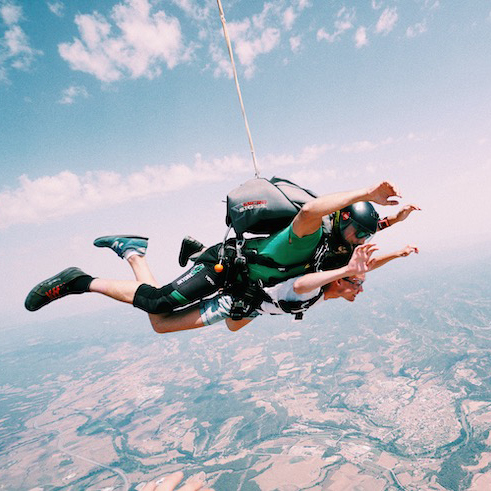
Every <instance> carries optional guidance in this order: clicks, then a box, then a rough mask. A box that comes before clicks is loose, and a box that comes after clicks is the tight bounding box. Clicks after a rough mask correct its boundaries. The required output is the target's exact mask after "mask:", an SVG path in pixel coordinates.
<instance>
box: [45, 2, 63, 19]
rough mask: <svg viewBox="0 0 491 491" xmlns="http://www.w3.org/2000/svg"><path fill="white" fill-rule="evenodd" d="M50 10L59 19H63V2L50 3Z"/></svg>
mask: <svg viewBox="0 0 491 491" xmlns="http://www.w3.org/2000/svg"><path fill="white" fill-rule="evenodd" d="M48 8H49V10H50V11H51V12H52V13H53V14H55V15H56V16H57V17H63V14H64V12H65V4H64V3H63V2H58V1H57V2H48Z"/></svg>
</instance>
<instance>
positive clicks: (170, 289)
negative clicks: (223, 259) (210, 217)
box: [133, 244, 224, 314]
mask: <svg viewBox="0 0 491 491" xmlns="http://www.w3.org/2000/svg"><path fill="white" fill-rule="evenodd" d="M219 247H220V244H217V245H216V246H213V247H210V248H209V249H207V251H206V252H205V253H204V254H203V255H202V256H200V258H199V260H200V262H198V263H196V264H195V265H194V266H193V267H192V268H191V269H189V270H188V271H186V272H185V273H184V274H182V275H181V276H179V278H177V279H175V280H174V281H173V282H172V283H169V284H168V285H165V286H163V287H161V288H156V287H155V286H151V285H147V284H143V285H140V286H139V287H138V289H137V290H136V293H135V297H134V298H133V305H134V306H135V307H137V308H139V309H142V310H144V311H145V312H148V313H149V314H164V313H169V312H172V311H174V310H176V309H178V308H179V307H183V306H185V305H189V304H192V303H194V302H196V301H198V300H201V299H202V298H204V297H207V296H208V295H212V294H213V293H215V292H217V291H218V290H219V289H220V288H221V287H222V286H223V281H224V274H223V273H217V272H216V271H215V268H214V267H215V264H216V261H217V260H218V249H219Z"/></svg>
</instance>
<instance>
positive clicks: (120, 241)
mask: <svg viewBox="0 0 491 491" xmlns="http://www.w3.org/2000/svg"><path fill="white" fill-rule="evenodd" d="M94 245H95V246H96V247H109V249H112V250H113V251H114V252H115V253H116V254H117V255H118V256H119V257H120V258H121V259H124V253H125V252H126V251H131V250H132V251H136V253H137V254H138V255H139V256H144V255H145V254H146V252H147V247H148V237H139V236H138V235H106V236H104V237H99V238H98V239H95V240H94Z"/></svg>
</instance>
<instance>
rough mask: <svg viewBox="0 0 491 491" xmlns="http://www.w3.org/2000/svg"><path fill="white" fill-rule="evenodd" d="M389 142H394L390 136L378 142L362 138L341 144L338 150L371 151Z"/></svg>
mask: <svg viewBox="0 0 491 491" xmlns="http://www.w3.org/2000/svg"><path fill="white" fill-rule="evenodd" d="M391 143H394V139H393V138H390V137H389V138H386V139H385V140H382V141H380V142H371V141H368V140H362V141H357V142H353V143H351V144H349V145H341V146H340V147H339V151H340V152H341V153H366V152H372V151H374V150H376V149H378V148H380V147H384V146H386V145H390V144H391Z"/></svg>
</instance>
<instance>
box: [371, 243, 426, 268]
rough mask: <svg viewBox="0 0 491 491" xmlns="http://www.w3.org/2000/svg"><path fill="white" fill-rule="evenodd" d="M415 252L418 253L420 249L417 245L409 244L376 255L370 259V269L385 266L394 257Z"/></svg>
mask: <svg viewBox="0 0 491 491" xmlns="http://www.w3.org/2000/svg"><path fill="white" fill-rule="evenodd" d="M413 252H415V253H416V254H418V253H419V249H418V248H417V247H416V246H412V245H407V246H406V247H403V248H402V249H400V250H398V251H394V252H391V253H389V254H384V255H382V256H378V257H374V258H372V259H370V261H369V262H368V267H369V271H373V270H374V269H377V268H380V266H383V265H384V264H387V263H388V262H389V261H392V260H393V259H397V258H398V257H406V256H409V254H412V253H413Z"/></svg>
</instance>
